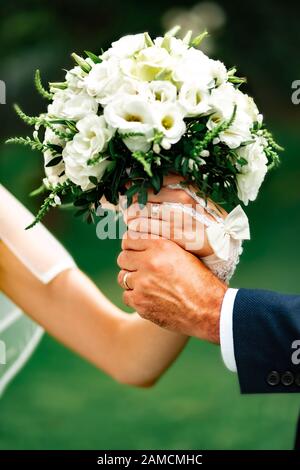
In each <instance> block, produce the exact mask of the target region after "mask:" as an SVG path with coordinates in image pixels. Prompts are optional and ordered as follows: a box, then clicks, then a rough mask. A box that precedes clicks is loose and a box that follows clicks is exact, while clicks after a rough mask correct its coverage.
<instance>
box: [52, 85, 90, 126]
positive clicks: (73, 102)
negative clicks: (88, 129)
mask: <svg viewBox="0 0 300 470" xmlns="http://www.w3.org/2000/svg"><path fill="white" fill-rule="evenodd" d="M97 110H98V103H97V102H96V101H95V100H94V99H93V98H92V97H91V96H89V95H88V94H87V93H85V92H84V91H82V92H81V93H78V94H76V93H71V92H70V90H68V89H67V90H60V91H58V92H57V93H55V95H54V99H53V102H52V103H51V104H50V105H49V106H48V114H49V115H50V116H51V117H52V116H53V117H57V118H64V119H72V120H74V121H79V120H80V119H82V118H83V117H84V116H86V115H87V114H90V113H96V112H97Z"/></svg>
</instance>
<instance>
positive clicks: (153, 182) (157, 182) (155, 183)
mask: <svg viewBox="0 0 300 470" xmlns="http://www.w3.org/2000/svg"><path fill="white" fill-rule="evenodd" d="M150 183H151V185H152V187H153V189H154V191H155V194H157V193H159V191H160V188H161V179H160V177H159V175H153V176H152V178H151V180H150Z"/></svg>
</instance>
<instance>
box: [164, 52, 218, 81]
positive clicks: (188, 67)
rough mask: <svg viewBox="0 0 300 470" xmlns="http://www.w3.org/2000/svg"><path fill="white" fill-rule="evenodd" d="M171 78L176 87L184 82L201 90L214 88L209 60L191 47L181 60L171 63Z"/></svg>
mask: <svg viewBox="0 0 300 470" xmlns="http://www.w3.org/2000/svg"><path fill="white" fill-rule="evenodd" d="M172 78H173V80H174V81H175V82H177V83H178V86H180V85H181V84H183V83H186V82H192V83H197V84H198V86H199V87H200V88H202V89H203V90H206V89H209V88H212V87H213V86H214V79H213V75H212V70H211V64H210V59H209V58H208V57H207V56H206V55H205V54H204V53H203V52H202V51H200V50H198V49H194V48H193V47H192V48H190V49H188V50H187V51H186V53H185V54H184V55H183V56H182V58H180V59H178V60H175V61H174V62H173V65H172Z"/></svg>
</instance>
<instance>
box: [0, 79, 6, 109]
mask: <svg viewBox="0 0 300 470" xmlns="http://www.w3.org/2000/svg"><path fill="white" fill-rule="evenodd" d="M0 104H6V85H5V82H4V81H3V80H0Z"/></svg>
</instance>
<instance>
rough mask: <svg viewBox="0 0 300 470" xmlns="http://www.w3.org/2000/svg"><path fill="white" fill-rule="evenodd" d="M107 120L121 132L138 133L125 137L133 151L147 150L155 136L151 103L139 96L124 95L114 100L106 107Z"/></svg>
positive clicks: (125, 141)
mask: <svg viewBox="0 0 300 470" xmlns="http://www.w3.org/2000/svg"><path fill="white" fill-rule="evenodd" d="M104 117H105V120H106V122H107V123H108V124H109V125H110V126H111V127H112V128H113V129H115V130H118V131H119V132H120V134H126V133H138V134H141V135H139V136H132V137H128V138H125V139H124V143H125V145H126V146H127V147H128V148H129V150H131V151H132V152H134V151H137V150H140V151H143V152H147V151H148V150H149V148H150V146H151V143H150V142H149V139H151V137H153V132H154V130H153V129H154V118H153V112H152V109H151V104H150V103H149V102H147V101H145V100H144V99H143V98H141V97H138V96H124V97H122V98H119V99H117V100H116V101H112V102H111V103H109V104H108V105H107V106H106V107H105V108H104Z"/></svg>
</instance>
